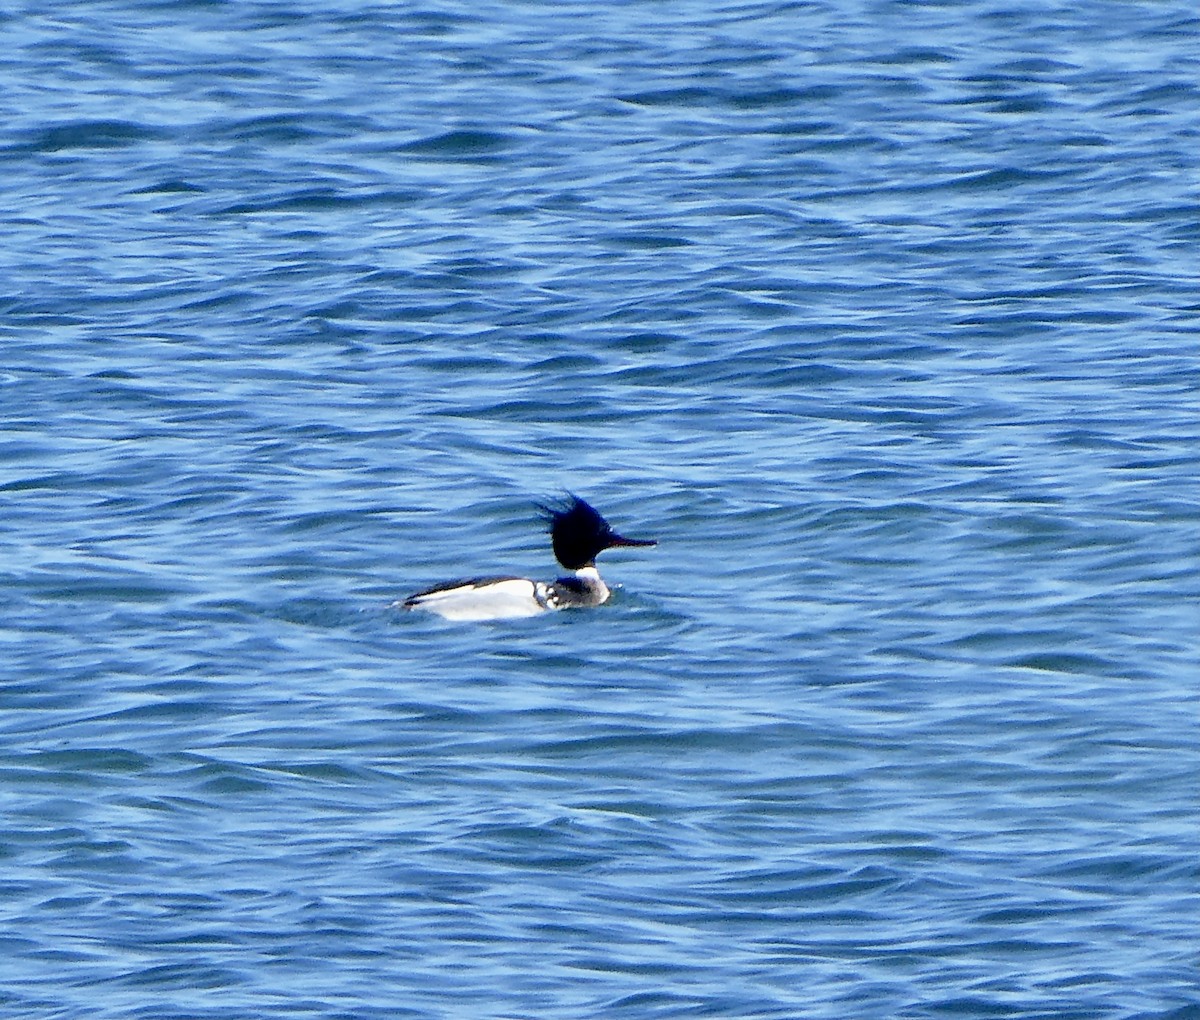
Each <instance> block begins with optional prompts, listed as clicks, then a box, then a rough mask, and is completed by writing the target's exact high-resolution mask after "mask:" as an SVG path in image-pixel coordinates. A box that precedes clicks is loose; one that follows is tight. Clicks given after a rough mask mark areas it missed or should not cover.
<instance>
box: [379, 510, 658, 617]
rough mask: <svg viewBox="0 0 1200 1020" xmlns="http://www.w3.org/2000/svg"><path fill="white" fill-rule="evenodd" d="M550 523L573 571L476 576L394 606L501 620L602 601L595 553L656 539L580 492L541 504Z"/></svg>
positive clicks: (560, 556) (604, 594)
mask: <svg viewBox="0 0 1200 1020" xmlns="http://www.w3.org/2000/svg"><path fill="white" fill-rule="evenodd" d="M539 509H540V510H541V512H542V516H543V517H544V518H545V520H546V522H547V523H548V524H549V525H550V544H551V546H552V548H553V549H554V558H555V559H556V560H558V562H559V563H561V564H562V565H563V566H564V567H566V568H567V569H568V570H570V571H572V574H571V576H570V577H560V578H559V579H558V580H557V581H553V582H546V581H531V580H529V579H528V578H525V577H508V576H501V577H472V578H466V579H463V580H458V581H448V582H446V583H445V584H438V585H434V586H433V587H432V588H426V589H425V590H424V591H419V592H417V593H416V594H415V595H410V596H409V597H408V598H406V599H405V600H404V601H403V602H397V603H395V605H399V606H403V608H405V609H428V610H429V611H431V612H434V613H437V614H438V615H439V616H442V617H445V618H446V619H447V620H502V619H506V618H514V617H518V616H536V615H538V614H539V613H544V612H547V611H548V610H551V609H572V608H576V607H579V606H598V605H600V604H601V603H603V602H606V601H607V600H608V596H609V594H610V593H609V590H608V585H606V584H605V583H604V582H603V581H602V580H601V579H600V574H599V572H598V571H597V570H596V557H597V556H598V555H600V553H602V552H603V551H604V550H605V549H612V548H613V547H614V546H632V545H656V544H657V543H656V542H655V541H654V540H653V539H646V538H624V537H623V536H621V535H618V534H617V533H616V532H615V531H613V529H612V528H611V527H610V526H609V523H608V521H606V520H605V519H604V518H603V517H602V516H600V513H599V511H598V510H596V509H595V508H594V507H592V506H591V505H590V504H588V503H586V502H584V501H583V500H582V499H580V498H579V497H578V496H573V495H568V497H567V498H566V499H565V500H564V501H563V502H562V503H555V504H547V505H543V506H539Z"/></svg>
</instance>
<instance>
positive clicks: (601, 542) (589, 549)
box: [539, 493, 658, 570]
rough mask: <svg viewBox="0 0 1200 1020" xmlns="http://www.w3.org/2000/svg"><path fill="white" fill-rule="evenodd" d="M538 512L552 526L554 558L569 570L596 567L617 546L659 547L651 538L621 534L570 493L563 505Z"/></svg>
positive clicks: (542, 507) (551, 541)
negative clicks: (603, 553) (597, 558)
mask: <svg viewBox="0 0 1200 1020" xmlns="http://www.w3.org/2000/svg"><path fill="white" fill-rule="evenodd" d="M539 509H540V510H541V512H542V515H543V516H544V517H545V518H546V521H547V523H548V524H549V525H550V544H551V546H553V548H554V558H555V559H556V560H558V562H559V563H561V564H562V565H563V566H564V567H566V568H567V569H568V570H582V569H583V568H584V567H591V566H595V563H596V557H597V556H599V555H600V553H602V552H604V550H605V549H611V548H613V547H614V546H622V545H657V544H658V543H657V542H656V541H655V540H654V539H652V538H625V537H624V536H622V535H618V534H617V533H616V532H615V531H613V529H612V528H611V527H610V526H609V523H608V521H606V520H605V519H604V518H603V517H602V516H601V515H600V512H599V511H598V510H597V509H596V508H595V507H593V506H591V505H590V504H589V503H586V502H584V501H583V500H582V499H580V498H579V497H578V496H575V495H572V494H571V493H568V494H567V498H566V499H565V500H564V501H563V502H561V503H557V504H543V505H541V506H539Z"/></svg>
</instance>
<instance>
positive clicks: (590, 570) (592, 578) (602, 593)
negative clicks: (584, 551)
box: [575, 566, 609, 602]
mask: <svg viewBox="0 0 1200 1020" xmlns="http://www.w3.org/2000/svg"><path fill="white" fill-rule="evenodd" d="M575 576H576V577H578V578H579V580H581V581H583V582H584V583H585V584H586V585H588V586H589V587H591V588H595V589H596V594H597V595H598V596H599V597H600V601H601V602H605V601H607V600H608V596H609V591H608V585H607V584H605V583H604V581H603V580H602V579H601V577H600V571H598V570H597V569H596V568H595V567H594V566H590V567H580V568H579V569H578V570H576V571H575Z"/></svg>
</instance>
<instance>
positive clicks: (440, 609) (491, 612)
mask: <svg viewBox="0 0 1200 1020" xmlns="http://www.w3.org/2000/svg"><path fill="white" fill-rule="evenodd" d="M412 608H413V609H427V610H429V612H431V613H437V615H438V616H440V617H442V618H444V619H446V620H462V621H465V622H470V621H475V620H512V619H516V618H517V617H521V616H537V615H538V613H544V612H546V608H545V607H544V606H543V605H542V604H541V603H540V602H538V600H537V598H536V596H535V595H534V586H533V582H532V581H526V580H524V579H523V578H512V579H510V580H507V581H493V582H492V583H491V584H485V585H475V584H464V585H461V586H459V587H458V588H447V589H444V590H443V591H435V592H430V593H429V594H428V595H422V596H421V597H420V599H419V600H418V601H417V602H415V603H414V604H413V606H412Z"/></svg>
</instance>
